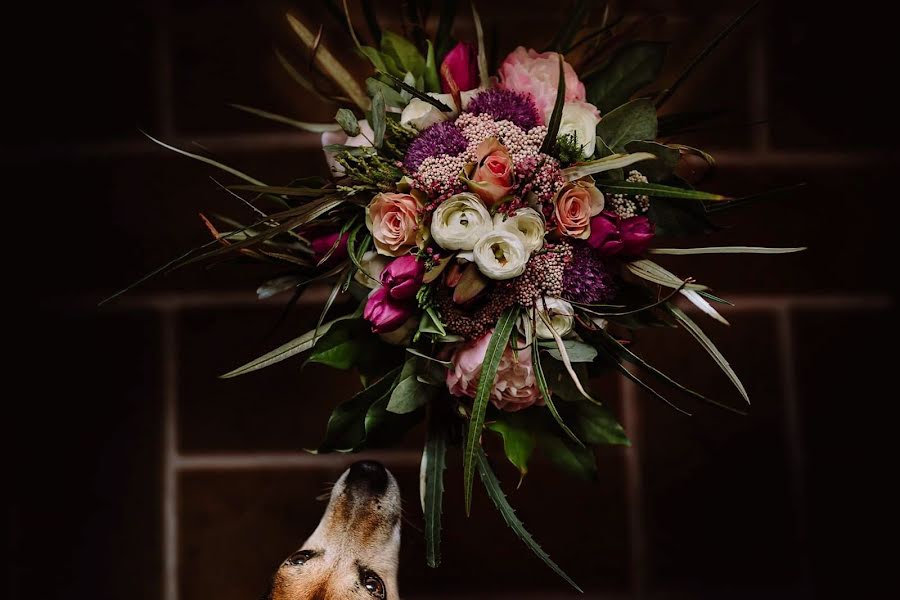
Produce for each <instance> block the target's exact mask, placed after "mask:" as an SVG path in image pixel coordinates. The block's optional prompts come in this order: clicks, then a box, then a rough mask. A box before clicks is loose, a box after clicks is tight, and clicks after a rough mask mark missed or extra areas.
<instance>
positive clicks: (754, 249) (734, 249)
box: [650, 246, 806, 256]
mask: <svg viewBox="0 0 900 600" xmlns="http://www.w3.org/2000/svg"><path fill="white" fill-rule="evenodd" d="M804 250H806V247H799V248H763V247H761V246H707V247H704V248H651V249H650V253H651V254H668V255H672V256H687V255H693V254H791V253H793V252H803V251H804Z"/></svg>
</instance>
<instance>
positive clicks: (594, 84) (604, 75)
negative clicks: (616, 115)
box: [585, 42, 668, 114]
mask: <svg viewBox="0 0 900 600" xmlns="http://www.w3.org/2000/svg"><path fill="white" fill-rule="evenodd" d="M667 48H668V44H666V43H661V42H635V43H633V44H630V45H628V46H625V47H624V48H622V49H621V50H619V51H618V52H617V53H616V54H615V55H614V56H613V57H612V58H611V59H610V61H609V63H607V65H606V66H605V67H604V68H603V69H602V70H601V71H599V72H598V73H597V74H596V75H593V76H591V77H590V78H589V79H588V80H587V81H585V88H586V91H587V99H588V102H590V103H591V104H593V105H594V106H596V107H597V108H599V109H600V112H601V113H602V114H606V113H608V112H610V111H611V110H613V109H614V108H616V107H617V106H621V105H622V104H624V103H625V102H628V99H629V98H631V96H633V95H634V94H635V92H637V91H638V90H640V89H641V88H643V87H645V86H647V85H648V84H651V83H653V82H654V81H656V78H657V77H658V76H659V73H660V71H661V70H662V67H663V63H664V62H665V59H666V50H667Z"/></svg>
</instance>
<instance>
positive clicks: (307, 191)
mask: <svg viewBox="0 0 900 600" xmlns="http://www.w3.org/2000/svg"><path fill="white" fill-rule="evenodd" d="M228 189H230V190H235V191H238V192H254V193H257V194H274V195H276V196H297V197H301V198H318V197H320V196H326V195H328V194H333V193H334V190H333V189H332V190H323V189H317V188H310V187H291V186H275V185H230V186H228Z"/></svg>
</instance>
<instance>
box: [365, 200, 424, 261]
mask: <svg viewBox="0 0 900 600" xmlns="http://www.w3.org/2000/svg"><path fill="white" fill-rule="evenodd" d="M421 210H422V204H421V203H420V202H419V201H418V200H416V199H415V198H414V197H413V196H411V195H409V194H394V193H381V194H378V195H377V196H375V197H374V198H372V202H370V203H369V206H368V208H366V227H368V228H369V231H370V232H371V233H372V238H373V239H374V240H375V249H376V250H378V253H379V254H384V255H385V256H401V255H403V254H406V252H407V251H408V250H409V249H410V248H412V247H413V246H415V245H416V236H417V234H418V231H419V212H420V211H421Z"/></svg>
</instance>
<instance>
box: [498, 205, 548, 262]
mask: <svg viewBox="0 0 900 600" xmlns="http://www.w3.org/2000/svg"><path fill="white" fill-rule="evenodd" d="M494 229H502V230H505V231H511V232H513V233H515V234H517V235H519V236H521V238H522V243H523V244H525V250H527V251H528V253H529V254H531V253H532V252H534V251H535V250H540V249H541V248H542V247H543V246H544V234H545V233H546V227H545V225H544V217H543V216H542V215H541V213H539V212H538V211H536V210H534V209H533V208H520V209H519V210H517V211H516V212H515V214H513V215H511V216H507V215H502V214H500V213H497V214H496V215H494Z"/></svg>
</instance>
